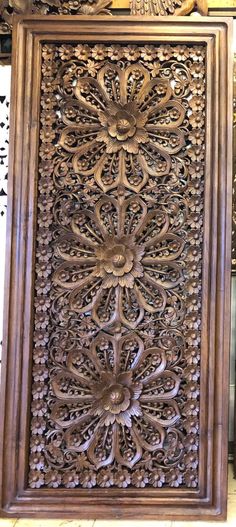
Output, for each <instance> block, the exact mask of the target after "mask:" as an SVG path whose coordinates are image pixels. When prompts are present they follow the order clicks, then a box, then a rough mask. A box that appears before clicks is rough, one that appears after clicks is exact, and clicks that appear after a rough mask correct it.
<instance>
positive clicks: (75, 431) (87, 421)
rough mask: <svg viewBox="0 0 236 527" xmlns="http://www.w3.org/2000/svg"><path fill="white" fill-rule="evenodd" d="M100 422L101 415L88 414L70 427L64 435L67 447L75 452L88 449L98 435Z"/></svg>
mask: <svg viewBox="0 0 236 527" xmlns="http://www.w3.org/2000/svg"><path fill="white" fill-rule="evenodd" d="M99 422H100V418H99V417H97V416H96V417H91V415H89V414H86V415H85V416H84V419H83V420H81V422H79V423H78V424H76V425H73V426H71V427H70V428H68V430H67V431H66V432H65V435H64V438H65V441H66V446H67V448H68V449H69V450H72V451H75V452H84V451H85V450H87V449H88V448H89V446H90V445H91V443H92V442H93V440H94V437H96V434H97V431H98V430H99Z"/></svg>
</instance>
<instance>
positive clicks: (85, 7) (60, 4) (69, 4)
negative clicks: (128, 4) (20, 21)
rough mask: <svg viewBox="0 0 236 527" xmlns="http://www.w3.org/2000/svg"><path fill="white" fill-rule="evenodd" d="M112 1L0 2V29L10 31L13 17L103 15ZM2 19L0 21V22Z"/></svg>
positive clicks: (2, 0) (21, 0)
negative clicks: (27, 15)
mask: <svg viewBox="0 0 236 527" xmlns="http://www.w3.org/2000/svg"><path fill="white" fill-rule="evenodd" d="M111 1H112V0H68V1H66V0H0V28H1V29H2V31H6V32H8V31H10V30H11V27H12V24H13V15H14V14H17V15H23V14H30V13H35V14H36V13H38V14H41V15H47V14H53V15H104V14H109V13H110V12H109V10H108V9H107V7H108V6H109V5H110V4H111ZM1 18H2V20H1Z"/></svg>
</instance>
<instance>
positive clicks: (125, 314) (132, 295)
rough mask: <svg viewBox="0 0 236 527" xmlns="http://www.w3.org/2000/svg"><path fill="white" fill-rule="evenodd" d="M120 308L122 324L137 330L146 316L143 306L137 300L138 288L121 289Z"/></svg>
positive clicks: (119, 293) (119, 290) (119, 292)
mask: <svg viewBox="0 0 236 527" xmlns="http://www.w3.org/2000/svg"><path fill="white" fill-rule="evenodd" d="M136 280H137V279H136ZM118 308H119V312H120V322H121V323H122V324H124V325H125V326H127V327H129V328H131V329H134V328H136V326H137V325H138V324H139V322H141V320H142V319H143V316H144V309H143V306H142V305H141V303H140V302H139V301H138V298H137V294H136V286H134V287H133V288H127V287H119V289H118Z"/></svg>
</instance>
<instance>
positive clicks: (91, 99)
mask: <svg viewBox="0 0 236 527" xmlns="http://www.w3.org/2000/svg"><path fill="white" fill-rule="evenodd" d="M74 93H75V96H76V97H77V99H78V100H79V102H80V104H81V106H82V107H83V108H86V109H87V110H89V111H90V112H92V113H93V114H96V115H97V114H98V112H99V111H100V110H102V111H104V110H106V107H107V104H108V101H109V99H108V98H107V95H106V92H105V90H104V89H103V88H102V86H101V84H100V82H99V80H96V79H92V78H90V77H83V78H79V79H78V80H77V84H76V87H75V91H74Z"/></svg>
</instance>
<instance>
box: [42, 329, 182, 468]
mask: <svg viewBox="0 0 236 527" xmlns="http://www.w3.org/2000/svg"><path fill="white" fill-rule="evenodd" d="M167 343H168V345H173V346H175V345H176V342H175V339H174V338H173V337H168V336H164V335H163V337H162V339H160V343H159V344H160V345H159V346H158V347H153V348H148V349H144V346H143V341H142V340H141V339H140V337H138V336H137V334H135V333H130V334H129V335H126V336H123V337H120V336H118V335H117V337H112V336H110V335H108V334H106V333H103V332H101V333H100V334H99V336H97V337H96V338H95V339H94V340H93V342H92V344H91V346H90V348H89V349H86V348H79V349H78V348H77V343H76V341H75V340H73V342H72V341H70V339H69V341H68V343H67V344H68V346H66V347H67V348H68V351H67V352H66V354H67V359H66V364H64V367H63V368H61V367H60V365H59V364H56V369H55V374H54V377H53V379H52V388H53V393H54V397H55V399H54V402H53V407H52V414H51V418H52V420H53V421H54V422H56V423H57V425H58V426H59V429H60V430H63V435H64V441H65V444H66V449H67V452H68V450H69V451H70V450H71V451H76V452H78V453H80V452H86V454H87V456H88V459H89V460H90V462H92V463H94V465H95V466H96V467H97V468H99V467H101V466H106V465H108V464H110V463H112V461H113V460H114V459H116V461H117V462H118V463H120V464H122V465H126V466H127V467H132V466H133V465H134V464H135V463H136V462H137V461H138V460H139V459H140V458H141V456H142V453H143V451H147V452H154V451H156V450H158V449H162V448H163V445H164V440H165V437H166V433H167V431H168V429H169V427H170V426H172V425H174V424H175V423H176V422H177V421H178V419H179V416H180V412H179V408H178V405H177V403H176V401H175V400H174V398H175V396H176V395H177V393H178V390H179V386H180V379H179V377H178V375H177V374H176V373H175V372H173V371H170V370H169V369H168V367H167V358H166V350H167ZM63 351H64V352H65V343H64V347H63Z"/></svg>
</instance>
